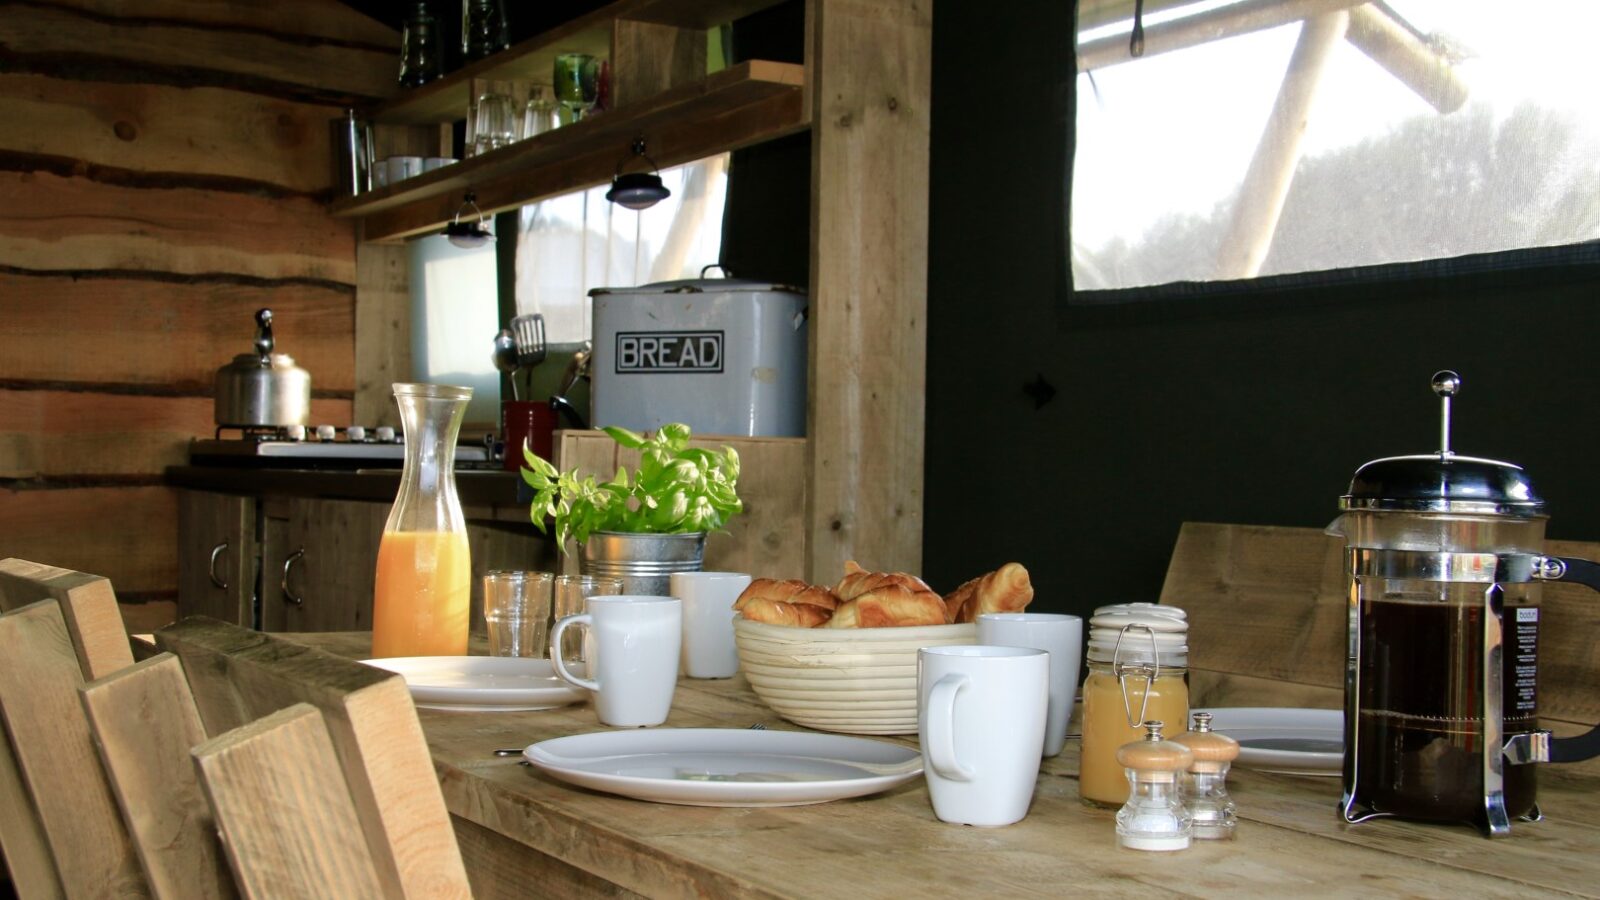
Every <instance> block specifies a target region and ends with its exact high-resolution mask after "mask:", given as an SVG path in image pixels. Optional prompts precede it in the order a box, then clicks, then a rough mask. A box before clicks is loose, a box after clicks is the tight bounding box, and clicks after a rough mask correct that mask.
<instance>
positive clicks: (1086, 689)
mask: <svg viewBox="0 0 1600 900" xmlns="http://www.w3.org/2000/svg"><path fill="white" fill-rule="evenodd" d="M1169 673H1170V674H1169ZM1183 673H1184V670H1183V669H1176V670H1174V669H1171V668H1167V667H1163V668H1162V670H1161V675H1160V677H1158V678H1156V679H1155V683H1154V684H1150V680H1149V678H1147V677H1146V676H1143V675H1128V676H1127V677H1126V679H1125V681H1126V683H1127V685H1128V706H1129V707H1132V709H1133V714H1134V715H1135V716H1137V715H1139V708H1140V707H1141V706H1143V707H1144V717H1145V719H1147V720H1148V719H1155V720H1157V721H1159V722H1162V723H1164V724H1165V725H1166V729H1165V732H1164V733H1165V734H1168V735H1175V734H1180V733H1182V732H1183V731H1184V730H1185V728H1186V727H1187V725H1186V724H1185V723H1186V722H1188V721H1189V686H1188V684H1186V683H1185V682H1184V674H1183ZM1147 685H1148V691H1149V694H1150V699H1149V701H1148V702H1146V701H1145V692H1146V690H1147V688H1146V686H1147ZM1143 736H1144V732H1143V731H1142V730H1140V729H1139V728H1137V727H1135V726H1133V725H1129V724H1128V708H1127V707H1125V706H1123V702H1122V686H1121V685H1120V684H1118V682H1117V677H1116V676H1115V675H1113V674H1111V667H1110V666H1109V665H1105V664H1103V663H1094V662H1091V663H1090V664H1089V677H1088V679H1087V680H1085V681H1084V683H1083V752H1082V754H1081V755H1080V756H1079V759H1078V796H1079V797H1080V798H1082V799H1083V800H1085V801H1087V802H1089V803H1095V804H1099V805H1101V806H1121V805H1122V804H1124V803H1126V802H1128V775H1127V771H1126V770H1125V769H1123V767H1122V766H1121V765H1120V764H1119V763H1118V762H1117V748H1118V747H1121V746H1122V745H1123V744H1127V743H1130V742H1132V741H1137V740H1139V739H1140V738H1141V737H1143Z"/></svg>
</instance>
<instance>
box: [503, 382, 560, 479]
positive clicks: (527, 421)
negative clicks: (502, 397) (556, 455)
mask: <svg viewBox="0 0 1600 900" xmlns="http://www.w3.org/2000/svg"><path fill="white" fill-rule="evenodd" d="M555 427H556V414H555V411H554V410H552V409H551V408H550V404H549V403H547V402H544V401H533V400H507V401H505V402H503V403H501V404H500V433H501V434H503V435H505V437H506V471H508V472H515V471H517V470H519V469H521V468H522V443H523V441H527V442H528V447H529V448H530V449H532V450H533V452H534V453H535V454H537V455H539V456H542V457H544V458H545V459H549V458H550V456H551V447H552V442H551V434H552V432H554V430H555Z"/></svg>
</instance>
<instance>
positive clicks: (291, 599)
mask: <svg viewBox="0 0 1600 900" xmlns="http://www.w3.org/2000/svg"><path fill="white" fill-rule="evenodd" d="M305 555H306V548H304V547H301V548H300V549H299V550H296V551H295V552H293V553H291V554H289V558H288V559H286V560H284V561H283V580H282V581H280V582H278V586H279V587H281V588H283V602H285V603H292V604H294V605H295V606H300V605H301V604H303V603H305V599H304V598H302V597H296V596H295V595H294V591H291V590H289V570H290V569H292V568H294V564H295V562H296V561H298V560H299V559H300V558H302V557H304V556H305Z"/></svg>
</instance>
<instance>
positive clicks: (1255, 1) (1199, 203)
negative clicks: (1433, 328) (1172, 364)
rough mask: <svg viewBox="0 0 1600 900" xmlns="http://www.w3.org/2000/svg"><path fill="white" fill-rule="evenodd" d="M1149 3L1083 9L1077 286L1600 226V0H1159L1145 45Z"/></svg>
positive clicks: (1369, 261) (1566, 238) (1502, 246)
mask: <svg viewBox="0 0 1600 900" xmlns="http://www.w3.org/2000/svg"><path fill="white" fill-rule="evenodd" d="M1132 6H1133V4H1132V2H1131V0H1128V2H1123V3H1119V2H1112V0H1102V2H1096V3H1090V2H1084V3H1082V4H1081V5H1080V7H1079V34H1078V65H1079V75H1078V80H1077V122H1076V141H1075V145H1074V154H1075V161H1074V171H1073V182H1072V208H1071V211H1070V215H1071V235H1072V246H1071V265H1072V273H1073V283H1074V286H1075V288H1076V289H1077V290H1079V291H1090V292H1093V291H1097V290H1116V289H1123V288H1133V287H1141V286H1150V285H1160V284H1165V283H1169V282H1178V281H1201V282H1210V281H1229V280H1234V279H1245V278H1253V277H1256V276H1266V275H1282V274H1288V273H1301V272H1318V271H1325V270H1333V269H1349V268H1353V267H1367V266H1379V265H1385V264H1391V263H1405V262H1413V261H1421V260H1431V259H1442V258H1449V257H1458V256H1466V255H1472V254H1488V253H1498V252H1501V251H1508V250H1516V249H1519V248H1539V247H1561V246H1564V245H1572V244H1577V243H1581V242H1586V241H1593V240H1595V239H1596V238H1597V237H1600V178H1597V176H1600V107H1596V106H1595V105H1594V103H1593V100H1592V92H1593V86H1594V85H1596V84H1600V56H1597V55H1596V54H1594V53H1593V51H1592V49H1591V48H1590V46H1589V44H1590V42H1591V41H1592V38H1593V35H1594V34H1596V33H1597V32H1600V3H1595V2H1593V0H1527V2H1522V3H1503V2H1494V0H1388V2H1383V0H1373V2H1368V3H1362V4H1349V5H1348V6H1347V7H1345V8H1342V9H1336V10H1334V11H1333V12H1331V13H1323V14H1321V15H1319V16H1316V17H1313V18H1311V19H1300V18H1295V17H1294V16H1295V15H1296V12H1295V10H1303V9H1304V8H1305V6H1306V5H1305V4H1288V3H1279V2H1271V0H1244V2H1221V0H1176V2H1173V0H1168V2H1161V0H1147V3H1146V9H1147V15H1146V16H1145V17H1144V22H1143V24H1144V28H1145V41H1146V51H1145V54H1144V55H1143V56H1142V57H1139V58H1133V57H1131V56H1130V54H1129V49H1128V45H1129V35H1130V30H1131V25H1132V23H1131V15H1132ZM1333 6H1338V4H1325V5H1324V8H1328V7H1333ZM1299 14H1300V15H1303V12H1301V13H1299ZM1301 122H1303V123H1304V127H1303V128H1302V127H1299V124H1298V123H1301ZM1091 297H1092V295H1091ZM1091 302H1092V300H1091Z"/></svg>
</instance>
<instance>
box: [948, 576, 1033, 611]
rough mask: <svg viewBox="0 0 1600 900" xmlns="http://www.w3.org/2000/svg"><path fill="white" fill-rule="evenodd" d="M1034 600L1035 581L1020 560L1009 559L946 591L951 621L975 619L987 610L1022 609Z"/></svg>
mask: <svg viewBox="0 0 1600 900" xmlns="http://www.w3.org/2000/svg"><path fill="white" fill-rule="evenodd" d="M1032 602H1033V583H1032V582H1031V581H1030V580H1029V579H1028V570H1027V569H1025V568H1023V566H1022V564H1021V563H1014V562H1013V563H1006V564H1005V565H1003V566H1001V567H1000V568H998V569H995V570H994V571H993V572H989V573H988V574H985V575H979V576H978V577H977V578H974V579H972V580H971V581H969V582H967V583H966V584H963V585H961V586H960V587H958V588H956V589H955V590H953V591H951V592H950V593H949V594H947V595H945V598H944V604H945V607H946V609H947V610H948V612H949V614H950V620H951V621H952V622H976V621H977V620H978V616H980V615H982V614H984V613H1002V612H1021V611H1022V610H1024V609H1026V608H1027V606H1028V604H1029V603H1032Z"/></svg>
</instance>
